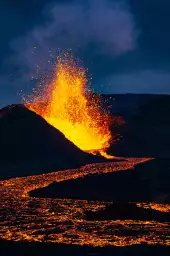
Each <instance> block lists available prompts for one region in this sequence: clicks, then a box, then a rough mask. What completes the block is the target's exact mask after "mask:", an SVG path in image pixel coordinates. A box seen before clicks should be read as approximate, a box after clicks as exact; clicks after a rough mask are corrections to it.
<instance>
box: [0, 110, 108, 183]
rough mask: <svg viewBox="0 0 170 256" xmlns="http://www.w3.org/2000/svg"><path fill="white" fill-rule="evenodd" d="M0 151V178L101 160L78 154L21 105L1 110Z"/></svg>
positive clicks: (57, 133) (75, 149) (49, 127)
mask: <svg viewBox="0 0 170 256" xmlns="http://www.w3.org/2000/svg"><path fill="white" fill-rule="evenodd" d="M0 149H1V150H0V159H1V160H0V166H1V170H4V171H3V172H2V171H1V173H0V176H1V177H2V178H4V177H14V176H25V175H28V174H29V175H32V174H34V175H35V174H38V173H42V172H43V173H46V172H51V171H56V170H59V169H68V168H77V167H79V166H81V165H84V164H86V163H94V162H100V161H103V160H104V158H103V157H98V156H94V155H91V154H89V153H86V152H83V151H81V150H80V149H79V148H78V147H77V146H75V145H74V144H73V143H72V142H70V141H69V140H68V139H66V137H65V136H64V135H63V134H62V133H61V132H60V131H58V130H57V129H55V128H54V127H53V126H51V125H50V124H48V123H47V122H46V121H45V120H44V119H43V118H42V117H40V116H39V115H37V114H35V113H34V112H32V111H30V110H28V109H27V108H26V107H24V106H23V105H10V106H7V107H5V108H3V109H1V111H0Z"/></svg>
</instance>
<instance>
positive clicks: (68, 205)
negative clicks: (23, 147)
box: [0, 158, 170, 247]
mask: <svg viewBox="0 0 170 256" xmlns="http://www.w3.org/2000/svg"><path fill="white" fill-rule="evenodd" d="M148 160H151V159H146V158H144V159H136V158H124V159H122V161H117V162H109V163H100V164H89V165H86V166H83V167H81V168H80V169H73V170H66V171H59V172H53V173H48V174H42V175H37V176H28V177H21V178H12V179H8V180H4V181H0V184H1V186H0V209H1V213H0V223H1V226H0V238H1V239H5V240H12V241H27V242H53V243H62V244H76V245H90V246H95V247H96V246H100V247H103V246H129V245H133V244H140V243H147V244H161V245H162V244H164V245H170V223H169V222H157V221H140V220H138V221H137V220H126V219H125V220H119V219H118V220H103V221H97V220H94V221H88V220H86V218H85V211H93V212H97V211H99V210H101V209H104V208H105V207H106V205H108V204H109V202H101V201H100V202H99V201H86V200H73V199H57V198H56V199H52V198H34V197H30V196H29V192H30V191H32V190H34V189H38V188H42V187H46V186H48V185H49V184H50V183H52V182H54V181H56V182H62V181H65V180H69V179H77V178H80V177H82V178H83V177H84V176H86V175H93V174H98V175H100V174H102V173H110V172H116V171H125V170H128V169H131V168H134V167H135V165H136V164H140V163H143V162H146V161H148ZM134 171H135V169H134ZM136 204H137V206H138V207H144V208H147V207H150V208H152V209H156V210H157V211H164V212H167V213H168V212H170V205H158V204H154V203H145V204H140V203H136ZM131 231H134V233H133V232H132V234H134V235H127V234H128V232H131ZM130 234H131V233H130Z"/></svg>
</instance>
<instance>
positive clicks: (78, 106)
mask: <svg viewBox="0 0 170 256" xmlns="http://www.w3.org/2000/svg"><path fill="white" fill-rule="evenodd" d="M87 83H88V79H87V71H86V70H85V69H84V68H82V67H80V65H79V64H78V62H77V61H76V60H75V59H74V58H73V56H72V55H71V54H70V53H69V52H66V53H64V54H63V55H61V56H59V57H58V58H57V65H56V67H55V70H54V79H53V81H52V82H51V83H50V84H49V85H48V86H47V87H46V88H45V89H42V87H41V86H39V87H38V88H37V89H34V90H33V93H32V94H31V97H29V100H28V98H27V100H25V106H26V107H27V108H28V109H30V110H32V111H34V112H35V113H37V114H39V115H40V116H42V117H43V118H44V119H45V120H46V121H47V122H48V123H49V124H51V125H52V126H54V127H55V128H57V129H58V130H60V131H61V132H62V133H63V134H64V135H65V137H66V138H67V139H69V140H70V141H72V142H73V143H74V144H75V145H76V146H77V147H79V148H80V149H81V150H83V151H89V152H91V153H94V154H96V153H100V154H101V155H103V156H105V157H106V158H107V157H108V158H110V157H109V156H108V155H107V153H106V149H107V148H108V147H109V145H110V141H111V138H112V136H111V132H110V130H109V125H110V117H109V114H108V113H107V111H105V110H103V109H102V108H101V107H100V103H101V100H100V97H99V96H94V94H93V93H92V92H91V91H90V90H89V89H88V87H87ZM30 98H31V101H30ZM42 102H43V104H42ZM40 103H41V104H40Z"/></svg>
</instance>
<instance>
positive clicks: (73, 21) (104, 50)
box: [1, 0, 138, 86]
mask: <svg viewBox="0 0 170 256" xmlns="http://www.w3.org/2000/svg"><path fill="white" fill-rule="evenodd" d="M42 15H43V16H44V23H43V24H41V25H38V26H35V27H34V28H33V29H32V30H30V31H28V32H27V34H25V35H21V36H20V37H19V38H16V39H14V40H12V42H10V47H11V49H12V50H13V55H12V56H10V58H8V59H7V60H6V65H7V66H8V67H9V66H11V69H12V70H13V72H12V78H11V77H10V79H9V78H7V77H6V76H3V77H2V79H1V81H2V80H3V81H4V84H6V85H7V86H9V85H17V86H23V84H25V83H28V82H29V76H28V73H29V72H32V71H33V70H35V68H39V67H40V68H41V69H44V68H49V69H50V68H51V66H50V60H51V58H52V56H53V54H54V51H56V49H58V48H60V49H61V50H65V49H68V48H72V49H73V51H74V50H76V49H77V48H80V51H81V52H83V51H84V52H90V51H88V50H89V49H92V48H93V49H95V50H93V51H94V52H93V55H95V54H97V55H98V54H99V55H100V54H102V55H103V54H104V55H113V56H115V55H120V54H124V53H126V52H128V51H131V50H133V49H134V48H135V46H136V38H137V34H138V33H137V31H136V29H135V23H134V20H133V17H132V15H131V13H130V11H129V9H128V6H127V5H126V2H125V1H119V3H118V2H117V1H116V0H113V1H111V0H88V1H84V0H82V1H72V2H71V3H55V4H54V5H53V6H51V7H46V8H45V9H44V12H43V14H42ZM92 45H93V47H92V48H91V46H92ZM94 46H95V47H94ZM48 63H49V66H48ZM14 67H15V69H14Z"/></svg>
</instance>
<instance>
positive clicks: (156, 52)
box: [0, 0, 170, 105]
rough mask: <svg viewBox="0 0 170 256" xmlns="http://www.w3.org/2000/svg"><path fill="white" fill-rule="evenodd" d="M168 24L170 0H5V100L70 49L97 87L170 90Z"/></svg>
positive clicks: (1, 78)
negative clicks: (60, 53)
mask: <svg viewBox="0 0 170 256" xmlns="http://www.w3.org/2000/svg"><path fill="white" fill-rule="evenodd" d="M169 25H170V1H169V0H55V1H50V0H48V1H47V0H29V1H22V0H1V1H0V30H1V40H0V49H1V51H0V105H4V104H9V103H15V102H18V101H19V97H18V96H17V92H19V91H20V90H21V89H24V90H30V89H31V87H32V86H33V85H34V84H35V82H34V80H31V79H30V77H32V76H34V77H35V74H36V72H37V70H38V69H41V70H48V71H46V73H48V74H49V76H50V70H51V63H49V61H51V59H52V57H51V56H56V55H57V52H58V51H59V50H58V49H60V50H61V51H62V50H65V49H67V48H72V49H73V52H74V54H75V55H76V56H78V57H80V58H81V59H82V60H83V62H84V66H85V67H88V68H89V72H90V73H91V74H92V76H93V80H92V87H93V89H94V90H95V91H96V92H103V93H170V72H169V71H170V33H169ZM37 66H38V68H37Z"/></svg>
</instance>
